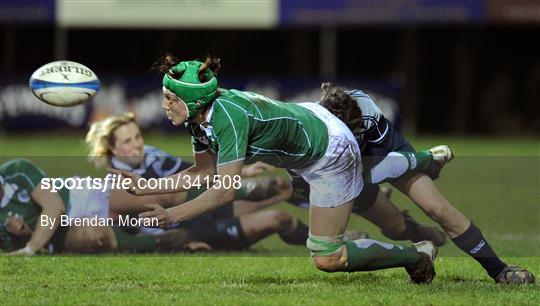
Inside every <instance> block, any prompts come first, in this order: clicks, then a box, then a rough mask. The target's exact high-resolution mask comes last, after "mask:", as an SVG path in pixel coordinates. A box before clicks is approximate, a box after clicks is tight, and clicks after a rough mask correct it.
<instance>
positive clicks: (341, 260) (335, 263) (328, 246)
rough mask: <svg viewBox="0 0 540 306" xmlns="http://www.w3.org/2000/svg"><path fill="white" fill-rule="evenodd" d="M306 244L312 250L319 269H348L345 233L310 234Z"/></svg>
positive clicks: (332, 270) (313, 258)
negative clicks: (325, 235)
mask: <svg viewBox="0 0 540 306" xmlns="http://www.w3.org/2000/svg"><path fill="white" fill-rule="evenodd" d="M306 246H307V247H308V248H309V249H310V250H311V258H312V260H313V264H314V265H315V267H317V269H319V270H321V271H325V272H336V271H345V270H346V267H347V252H346V248H345V243H344V242H343V235H339V236H329V237H324V236H323V237H321V236H319V237H317V236H311V235H310V237H309V238H308V240H307V242H306Z"/></svg>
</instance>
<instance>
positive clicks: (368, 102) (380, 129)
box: [347, 90, 390, 144]
mask: <svg viewBox="0 0 540 306" xmlns="http://www.w3.org/2000/svg"><path fill="white" fill-rule="evenodd" d="M347 93H348V94H350V95H351V96H352V97H354V98H355V99H356V103H357V104H358V107H359V108H360V110H361V111H362V122H363V125H364V130H363V132H362V133H360V137H361V139H357V141H358V143H359V144H361V143H362V142H364V141H366V142H368V143H371V144H378V143H381V142H382V141H383V140H384V139H385V137H386V136H387V135H388V132H389V129H390V127H389V125H388V122H387V120H386V118H384V115H383V113H382V111H381V109H380V108H379V107H378V106H377V105H376V104H375V102H374V101H373V99H372V98H371V97H370V96H369V95H368V94H366V93H365V92H363V91H362V90H350V91H348V92H347Z"/></svg>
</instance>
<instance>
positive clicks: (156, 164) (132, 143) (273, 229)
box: [86, 113, 308, 250]
mask: <svg viewBox="0 0 540 306" xmlns="http://www.w3.org/2000/svg"><path fill="white" fill-rule="evenodd" d="M86 143H87V145H88V147H89V149H90V152H89V157H90V159H91V160H92V161H93V162H94V164H95V165H96V166H98V167H111V168H113V169H121V170H127V171H132V172H135V173H137V174H139V175H141V176H142V177H143V178H145V179H149V178H162V177H166V176H169V175H173V174H176V173H178V172H180V171H182V170H185V169H187V168H189V167H191V166H192V164H191V163H189V162H186V161H184V160H182V159H181V158H177V157H173V156H172V155H170V154H168V153H166V152H164V151H161V150H159V149H158V148H155V147H152V146H148V145H146V146H145V144H144V138H143V136H142V134H141V131H140V129H139V126H138V125H137V123H136V122H135V117H134V115H133V114H132V113H126V114H124V115H120V116H111V117H109V118H107V119H104V120H102V121H99V122H96V123H94V124H92V126H91V128H90V131H89V132H88V134H87V137H86ZM267 167H268V166H267V165H265V164H262V163H257V164H253V165H250V166H246V167H244V169H243V170H242V176H243V177H251V176H254V175H256V174H259V173H261V172H263V171H264V170H266V168H267ZM287 186H288V183H286V182H285V181H284V180H283V179H281V178H279V177H261V178H258V179H248V180H244V182H243V187H242V188H241V189H240V190H238V191H237V192H236V196H235V199H237V201H235V202H234V203H231V204H230V205H224V206H222V207H219V208H218V209H216V210H215V211H213V212H210V213H207V214H204V215H202V216H199V217H196V218H193V219H190V220H188V221H186V222H183V223H182V224H181V228H182V229H185V230H186V231H187V232H188V233H190V238H191V239H190V240H193V241H195V242H197V245H198V246H199V247H202V245H201V244H200V242H203V243H205V244H207V249H213V250H242V249H246V248H248V247H249V246H251V245H252V244H254V243H256V242H257V241H259V240H261V239H263V238H265V237H267V236H269V235H271V234H274V233H277V234H279V236H280V238H281V239H282V240H283V241H284V242H286V243H289V244H299V245H304V244H305V242H306V239H307V232H308V229H307V226H306V225H304V224H303V223H302V222H300V221H299V220H298V219H296V217H294V216H293V215H291V214H289V213H286V212H283V211H280V210H266V211H260V209H261V208H264V207H268V206H270V205H272V204H275V203H278V202H281V201H283V200H285V199H286V198H288V197H289V196H290V189H289V188H286V187H287ZM202 191H204V190H201V191H199V190H193V191H191V192H185V193H179V194H177V197H176V201H175V202H171V203H169V204H168V205H166V206H172V205H177V204H178V203H183V202H186V201H187V200H191V199H193V198H194V197H196V196H197V195H198V194H200V193H201V192H202ZM241 199H242V200H244V201H240V200H241ZM149 203H150V202H146V203H144V202H141V201H140V199H135V200H134V199H133V196H131V195H129V194H127V193H126V192H125V191H122V190H117V189H116V190H113V191H112V192H111V198H110V206H109V214H110V215H112V216H117V215H119V214H135V215H136V214H138V213H140V212H142V211H145V210H146V209H145V208H144V206H143V205H144V204H149ZM141 229H142V230H143V232H153V233H156V230H158V231H160V230H159V229H148V228H144V227H142V228H141ZM161 231H162V230H161ZM194 244H195V243H192V244H191V245H194Z"/></svg>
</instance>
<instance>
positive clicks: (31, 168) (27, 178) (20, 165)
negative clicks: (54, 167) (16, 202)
mask: <svg viewBox="0 0 540 306" xmlns="http://www.w3.org/2000/svg"><path fill="white" fill-rule="evenodd" d="M0 173H1V174H2V176H3V177H4V178H6V177H9V178H12V179H14V180H16V181H17V183H18V184H20V186H21V187H23V188H25V189H27V190H28V192H30V193H31V192H32V191H33V190H34V189H35V188H36V187H37V186H38V185H39V184H40V183H41V180H42V179H43V178H44V177H45V173H43V171H42V170H41V169H39V168H38V167H37V166H36V165H34V164H33V163H32V162H30V161H28V160H26V159H22V158H17V159H14V160H12V161H10V162H8V163H5V164H4V165H2V167H0Z"/></svg>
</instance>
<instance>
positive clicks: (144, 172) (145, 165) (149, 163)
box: [111, 146, 191, 179]
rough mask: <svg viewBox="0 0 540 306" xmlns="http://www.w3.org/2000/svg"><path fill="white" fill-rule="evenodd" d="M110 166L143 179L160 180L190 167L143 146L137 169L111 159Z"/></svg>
mask: <svg viewBox="0 0 540 306" xmlns="http://www.w3.org/2000/svg"><path fill="white" fill-rule="evenodd" d="M111 166H112V168H114V169H120V170H126V171H130V172H134V173H137V174H138V175H140V176H142V177H143V178H145V179H149V178H160V177H166V176H170V175H173V174H175V173H178V172H180V171H182V170H184V169H187V168H189V167H191V163H188V162H186V161H183V160H182V159H181V158H179V157H174V156H172V155H170V154H169V153H167V152H164V151H162V150H160V149H158V148H156V147H153V146H144V160H143V162H142V163H141V164H140V166H139V167H138V168H134V167H132V166H131V165H128V164H126V163H124V162H122V161H120V160H118V158H115V157H113V158H112V160H111Z"/></svg>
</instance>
